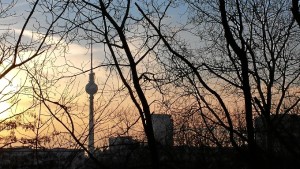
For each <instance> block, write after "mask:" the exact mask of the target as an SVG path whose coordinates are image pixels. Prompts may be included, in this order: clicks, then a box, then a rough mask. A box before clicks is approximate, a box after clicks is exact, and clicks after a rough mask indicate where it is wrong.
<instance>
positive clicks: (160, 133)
mask: <svg viewBox="0 0 300 169" xmlns="http://www.w3.org/2000/svg"><path fill="white" fill-rule="evenodd" d="M151 118H152V125H153V132H154V138H155V140H156V142H157V143H159V144H161V145H164V146H173V120H172V118H171V115H168V114H152V117H151Z"/></svg>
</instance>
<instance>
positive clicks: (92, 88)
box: [85, 43, 98, 154]
mask: <svg viewBox="0 0 300 169" xmlns="http://www.w3.org/2000/svg"><path fill="white" fill-rule="evenodd" d="M94 76H95V73H94V72H93V50H92V43H91V71H90V74H89V82H88V84H87V85H86V86H85V91H86V92H87V93H88V94H89V95H90V97H89V100H90V106H89V140H88V150H89V151H90V153H92V154H93V153H94V148H95V147H94V94H96V93H97V91H98V86H97V85H96V84H95V78H94Z"/></svg>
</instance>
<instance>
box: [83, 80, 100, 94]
mask: <svg viewBox="0 0 300 169" xmlns="http://www.w3.org/2000/svg"><path fill="white" fill-rule="evenodd" d="M85 91H86V92H87V93H88V94H95V93H97V91H98V86H97V85H96V84H95V82H91V81H89V83H88V84H87V85H86V86H85Z"/></svg>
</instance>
